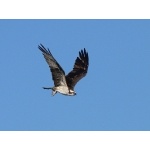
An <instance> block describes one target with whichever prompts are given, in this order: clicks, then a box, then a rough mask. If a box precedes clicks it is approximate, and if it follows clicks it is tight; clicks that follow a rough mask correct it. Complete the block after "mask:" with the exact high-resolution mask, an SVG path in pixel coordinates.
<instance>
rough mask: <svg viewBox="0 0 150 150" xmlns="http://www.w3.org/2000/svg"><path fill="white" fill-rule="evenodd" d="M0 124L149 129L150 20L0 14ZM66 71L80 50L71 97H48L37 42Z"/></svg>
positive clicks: (35, 127) (46, 72) (47, 76)
mask: <svg viewBox="0 0 150 150" xmlns="http://www.w3.org/2000/svg"><path fill="white" fill-rule="evenodd" d="M0 41H1V42H0V43H1V55H0V67H1V74H0V83H1V84H0V130H88V131H89V130H100V131H101V130H105V131H106V130H109V131H110V130H150V109H149V106H150V92H149V90H150V20H0ZM40 43H42V44H43V45H44V46H45V47H48V48H49V49H50V50H51V52H52V54H53V56H54V57H55V58H56V60H57V61H58V62H59V63H60V64H61V66H62V67H63V68H64V70H65V72H66V74H67V73H68V72H69V71H70V70H72V67H73V64H74V61H75V59H76V57H77V56H78V52H79V51H80V50H81V49H83V48H86V49H87V51H88V52H89V57H90V64H89V70H88V74H87V76H86V77H85V78H83V79H82V80H81V81H80V82H79V83H78V84H77V85H76V87H75V90H76V92H77V95H76V96H73V97H68V96H63V95H61V94H56V95H55V96H54V97H52V96H51V91H48V90H43V89H42V87H43V86H53V81H52V77H51V73H50V70H49V68H48V65H47V63H46V62H45V59H44V58H43V56H42V53H41V52H40V51H39V50H38V48H37V47H38V44H40Z"/></svg>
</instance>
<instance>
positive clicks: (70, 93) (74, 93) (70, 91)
mask: <svg viewBox="0 0 150 150" xmlns="http://www.w3.org/2000/svg"><path fill="white" fill-rule="evenodd" d="M68 95H70V96H71V95H72V96H73V95H76V92H75V91H73V90H71V89H70V90H69V93H68Z"/></svg>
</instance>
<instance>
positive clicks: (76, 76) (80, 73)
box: [66, 48, 89, 90]
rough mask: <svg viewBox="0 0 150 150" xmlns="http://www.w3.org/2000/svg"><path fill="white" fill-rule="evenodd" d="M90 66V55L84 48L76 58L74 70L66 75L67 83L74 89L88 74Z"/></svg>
mask: <svg viewBox="0 0 150 150" xmlns="http://www.w3.org/2000/svg"><path fill="white" fill-rule="evenodd" d="M88 66H89V57H88V53H87V52H86V50H85V48H84V50H81V51H80V52H79V57H77V58H76V60H75V64H74V67H73V70H72V71H71V72H70V73H69V74H68V75H67V76H66V81H67V85H68V87H69V88H70V89H72V90H73V89H74V86H75V85H76V83H77V82H78V81H79V80H80V79H82V78H83V77H84V76H85V75H86V73H87V71H88Z"/></svg>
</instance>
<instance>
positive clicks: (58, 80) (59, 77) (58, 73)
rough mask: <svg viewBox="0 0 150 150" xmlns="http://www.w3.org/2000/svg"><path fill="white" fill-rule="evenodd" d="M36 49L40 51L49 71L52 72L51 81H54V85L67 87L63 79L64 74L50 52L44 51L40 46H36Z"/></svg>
mask: <svg viewBox="0 0 150 150" xmlns="http://www.w3.org/2000/svg"><path fill="white" fill-rule="evenodd" d="M38 48H39V49H40V50H41V51H42V53H43V55H44V58H45V60H46V62H47V63H48V65H49V67H50V70H51V72H52V79H53V80H54V85H55V86H60V85H67V84H66V79H65V72H64V70H63V69H62V67H61V66H60V65H59V64H58V62H57V61H56V60H55V58H54V57H53V55H52V54H51V52H50V50H49V49H46V48H45V47H44V46H43V45H42V44H41V45H40V46H38Z"/></svg>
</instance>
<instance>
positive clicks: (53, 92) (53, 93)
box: [43, 87, 57, 96]
mask: <svg viewBox="0 0 150 150" xmlns="http://www.w3.org/2000/svg"><path fill="white" fill-rule="evenodd" d="M43 89H46V90H52V96H54V95H55V94H56V93H57V91H55V90H54V88H52V87H43Z"/></svg>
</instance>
